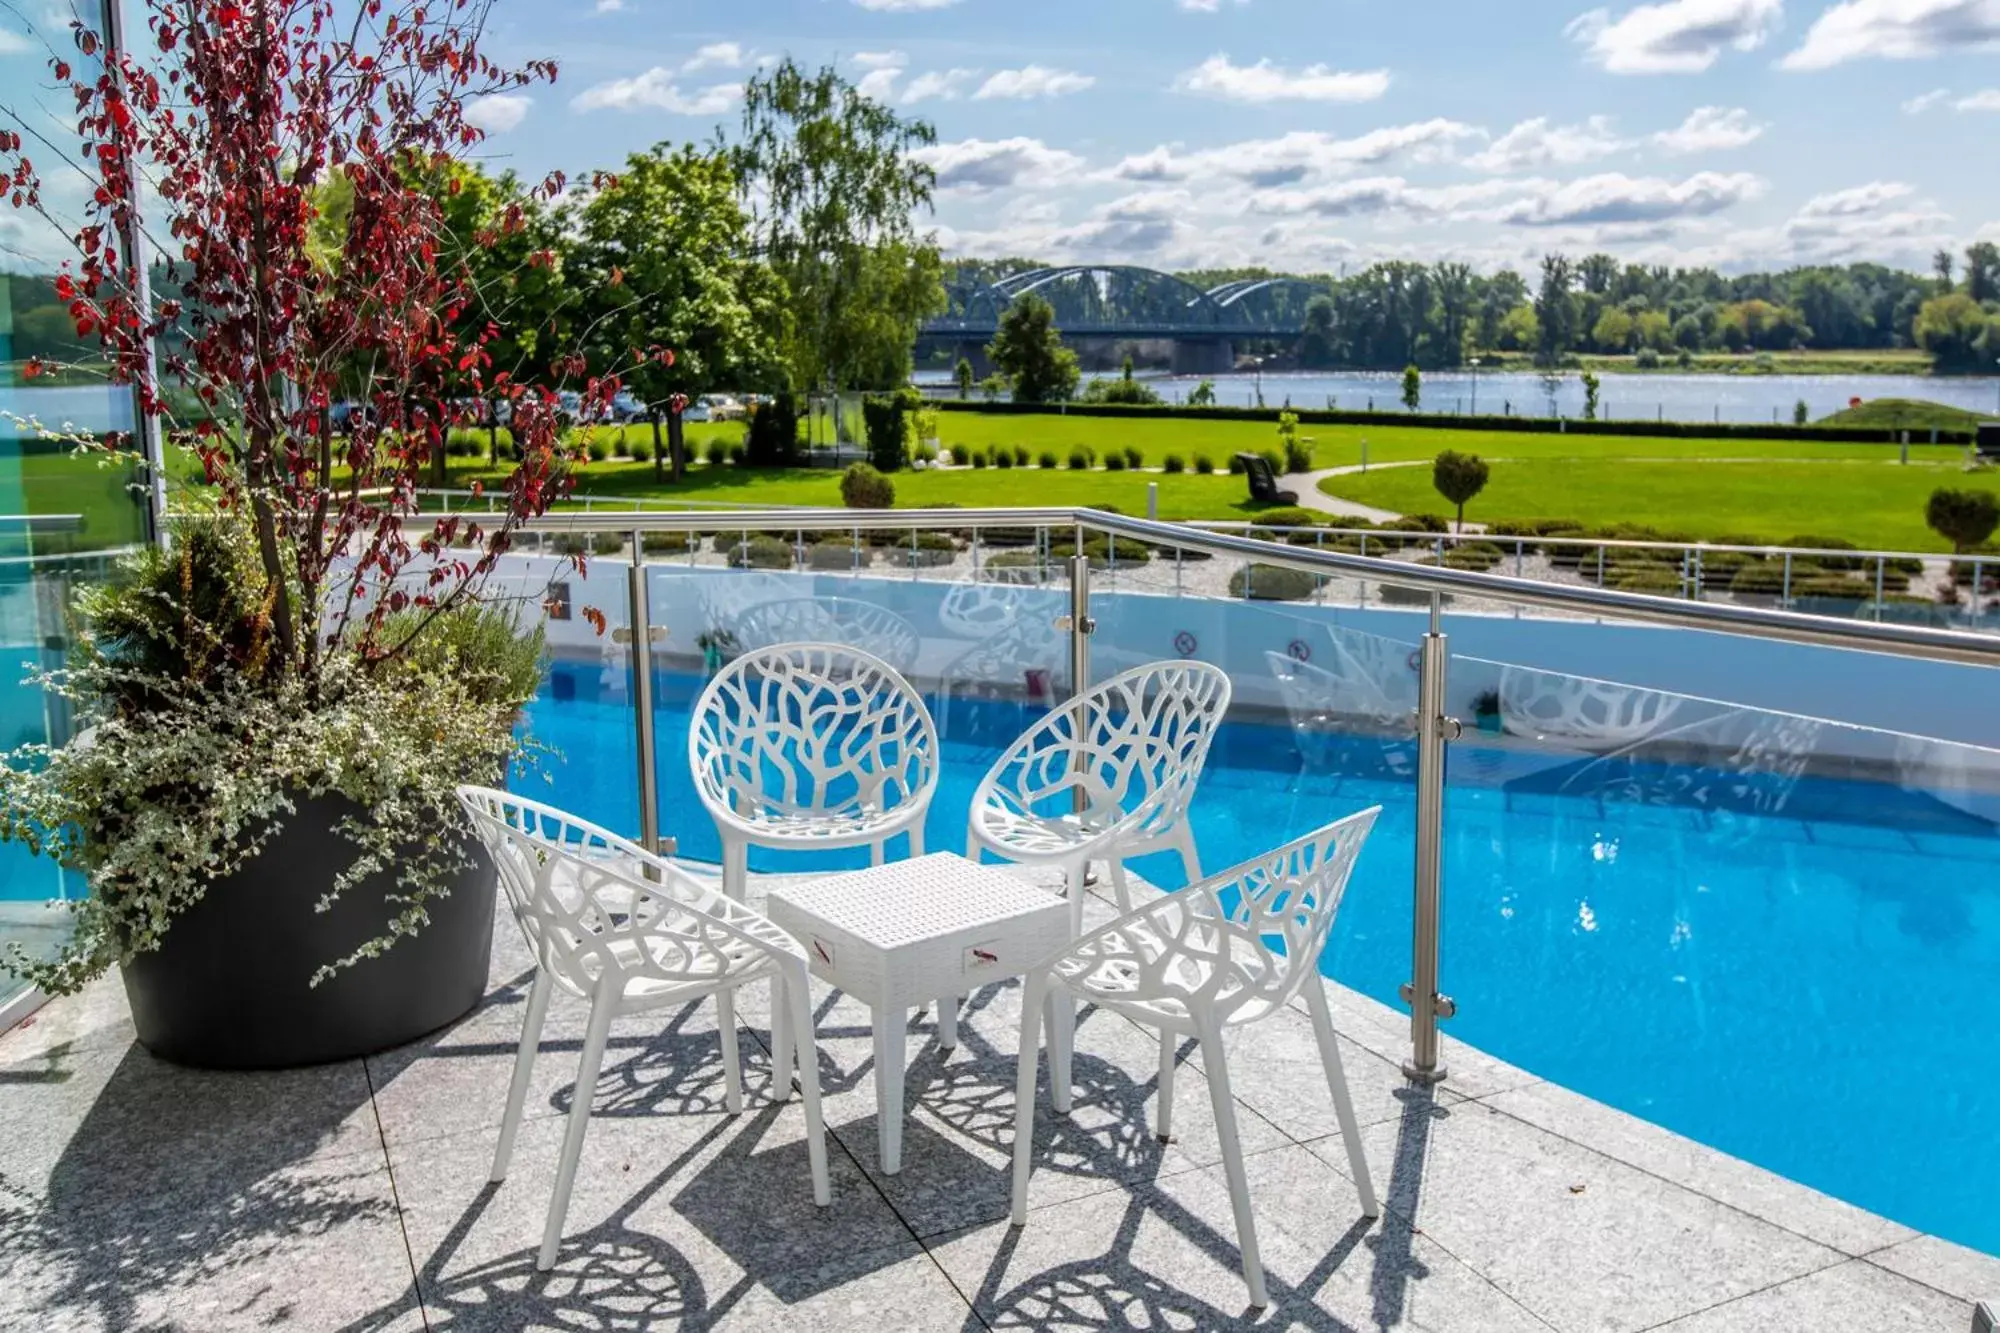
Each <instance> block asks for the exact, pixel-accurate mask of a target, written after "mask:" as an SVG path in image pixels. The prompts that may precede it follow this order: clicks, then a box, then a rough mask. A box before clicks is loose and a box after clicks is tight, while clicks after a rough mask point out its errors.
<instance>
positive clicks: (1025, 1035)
mask: <svg viewBox="0 0 2000 1333" xmlns="http://www.w3.org/2000/svg"><path fill="white" fill-rule="evenodd" d="M1048 994H1049V974H1048V973H1047V972H1045V971H1035V972H1030V973H1029V974H1028V982H1027V990H1026V992H1025V993H1024V994H1023V995H1022V997H1021V1050H1020V1054H1019V1056H1018V1057H1017V1059H1016V1061H1015V1067H1014V1215H1013V1222H1014V1225H1015V1226H1017V1227H1024V1226H1026V1225H1028V1171H1029V1169H1030V1167H1031V1165H1032V1159H1033V1157H1034V1154H1035V1072H1036V1066H1038V1065H1039V1064H1040V1063H1041V1059H1042V1042H1041V1035H1042V1034H1041V1022H1042V1007H1043V1004H1044V1002H1045V1001H1046V999H1047V998H1048ZM1052 1067H1053V1066H1052Z"/></svg>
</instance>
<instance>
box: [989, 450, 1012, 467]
mask: <svg viewBox="0 0 2000 1333" xmlns="http://www.w3.org/2000/svg"><path fill="white" fill-rule="evenodd" d="M993 465H994V466H995V467H1004V468H1011V467H1013V466H1014V454H1013V451H1012V450H1008V449H995V450H994V451H993Z"/></svg>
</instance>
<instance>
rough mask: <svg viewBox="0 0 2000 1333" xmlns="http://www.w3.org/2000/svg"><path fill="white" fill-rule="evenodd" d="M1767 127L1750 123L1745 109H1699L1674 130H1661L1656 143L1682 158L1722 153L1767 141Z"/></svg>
mask: <svg viewBox="0 0 2000 1333" xmlns="http://www.w3.org/2000/svg"><path fill="white" fill-rule="evenodd" d="M1764 129H1765V127H1764V126H1762V125H1759V124H1757V123H1755V122H1754V121H1752V120H1751V119H1750V113H1749V112H1748V111H1745V110H1744V109H1743V108H1742V107H1740V106H1739V107H1722V106H1698V107H1696V108H1695V109H1694V110H1692V111H1690V112H1688V118H1687V119H1686V120H1684V121H1682V122H1681V123H1680V124H1679V125H1677V126H1675V127H1674V128H1673V129H1670V130H1661V131H1660V132H1659V133H1658V134H1655V135H1654V136H1653V142H1654V143H1656V144H1658V145H1659V146H1660V147H1661V148H1662V149H1663V150H1665V151H1666V152H1669V153H1673V154H1676V155H1678V156H1683V157H1685V156H1688V155H1690V154H1693V153H1720V152H1724V151H1727V150H1728V149H1731V148H1741V147H1743V146H1744V145H1745V144H1749V143H1754V142H1755V141H1756V140H1757V139H1759V138H1761V137H1763V134H1764Z"/></svg>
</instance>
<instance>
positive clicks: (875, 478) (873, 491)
mask: <svg viewBox="0 0 2000 1333" xmlns="http://www.w3.org/2000/svg"><path fill="white" fill-rule="evenodd" d="M840 502H841V503H842V504H844V505H846V506H847V507H848V508H849V509H894V508H895V507H896V483H895V482H893V481H890V480H889V479H888V478H887V477H885V476H883V475H882V474H881V472H879V471H877V470H876V469H875V468H873V467H871V466H869V465H868V464H867V463H856V464H854V465H852V466H851V467H849V468H848V469H847V471H846V472H844V473H842V474H841V477H840Z"/></svg>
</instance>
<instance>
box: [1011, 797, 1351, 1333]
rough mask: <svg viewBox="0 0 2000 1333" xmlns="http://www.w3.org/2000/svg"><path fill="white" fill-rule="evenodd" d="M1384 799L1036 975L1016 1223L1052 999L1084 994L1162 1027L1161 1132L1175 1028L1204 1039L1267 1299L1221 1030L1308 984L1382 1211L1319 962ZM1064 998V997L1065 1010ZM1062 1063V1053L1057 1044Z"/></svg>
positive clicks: (1246, 1264)
mask: <svg viewBox="0 0 2000 1333" xmlns="http://www.w3.org/2000/svg"><path fill="white" fill-rule="evenodd" d="M1380 813H1381V807H1380V806H1377V807H1375V808H1374V809H1372V810H1364V811H1362V812H1361V813H1360V814H1357V815H1350V816H1349V817H1347V818H1346V819H1343V820H1340V821H1339V822H1337V823H1333V824H1328V825H1327V826H1326V827H1324V828H1322V829H1320V830H1318V831H1317V832H1315V833H1312V834H1309V835H1307V836H1306V837H1303V838H1300V839H1298V840H1297V841H1296V842H1291V843H1287V844H1286V845H1285V846H1283V847H1280V848H1278V849H1277V850H1275V851H1272V852H1270V853H1268V854H1266V855H1264V856H1261V857H1258V858H1257V859H1256V860H1253V861H1246V862H1244V863H1243V864H1241V865H1239V866H1234V867H1232V868H1230V869H1228V870H1225V871H1223V872H1222V873H1221V874H1219V875H1217V876H1215V877H1214V878H1213V879H1209V880H1204V881H1203V882H1202V883H1199V884H1196V885H1193V886H1191V887H1189V888H1186V889H1183V890H1181V891H1180V892H1178V893H1169V894H1166V895H1164V896H1162V897H1161V898H1159V899H1158V900H1157V901H1155V902H1152V903H1149V904H1147V905H1146V906H1144V907H1142V908H1140V909H1139V910H1137V911H1135V912H1130V913H1127V914H1126V915H1125V916H1122V917H1120V918H1119V919H1118V920H1116V921H1113V922H1110V923H1109V924H1107V925H1104V926H1101V927H1099V928H1098V929H1096V930H1093V931H1091V932H1090V933H1089V934H1088V935H1085V936H1084V937H1083V938H1082V939H1079V940H1078V941H1076V943H1074V944H1072V945H1069V946H1068V947H1067V948H1065V949H1064V950H1063V951H1062V952H1061V953H1059V954H1057V955H1056V956H1055V957H1054V958H1053V959H1051V960H1049V961H1048V962H1047V963H1046V964H1044V965H1043V966H1041V967H1039V968H1037V969H1036V970H1034V971H1033V972H1031V973H1029V975H1028V983H1027V990H1026V994H1025V996H1024V998H1023V1001H1022V1004H1023V1008H1022V1011H1021V1056H1020V1065H1019V1070H1018V1077H1017V1083H1016V1089H1015V1123H1014V1225H1015V1226H1025V1225H1027V1221H1028V1173H1029V1169H1030V1165H1031V1158H1032V1155H1033V1150H1034V1117H1035V1075H1036V1066H1037V1064H1038V1062H1039V1058H1040V1045H1041V1041H1040V1026H1041V1017H1042V1014H1041V1011H1042V1001H1043V999H1044V997H1045V996H1049V995H1054V996H1057V997H1061V996H1063V995H1068V996H1069V997H1071V998H1072V999H1077V1000H1088V1001H1090V1002H1091V1003H1093V1004H1095V1005H1097V1006H1098V1007H1100V1008H1103V1009H1110V1010H1114V1011H1116V1012H1118V1013H1120V1014H1123V1015H1125V1016H1126V1017H1128V1018H1130V1019H1132V1020H1134V1021H1135V1022H1138V1023H1142V1024H1144V1025H1146V1026H1148V1027H1155V1028H1158V1029H1159V1030H1160V1110H1159V1120H1158V1133H1159V1135H1160V1137H1161V1138H1162V1139H1165V1138H1166V1137H1167V1136H1168V1135H1169V1134H1170V1133H1171V1130H1172V1123H1173V1097H1174V1052H1175V1048H1176V1045H1177V1039H1178V1038H1179V1037H1180V1036H1184V1035H1192V1036H1193V1037H1195V1038H1196V1039H1197V1040H1198V1041H1199V1042H1200V1044H1201V1061H1202V1068H1203V1070H1204V1071H1205V1072H1206V1073H1207V1076H1208V1093H1209V1098H1210V1100H1211V1101H1212V1102H1213V1103H1214V1107H1215V1128H1216V1135H1217V1138H1218V1139H1219V1140H1220V1146H1221V1149H1222V1164H1223V1170H1224V1172H1225V1174H1226V1175H1227V1176H1228V1178H1229V1199H1230V1203H1231V1205H1232V1206H1233V1208H1234V1211H1235V1214H1236V1238H1237V1244H1238V1245H1239V1246H1240V1247H1241V1249H1242V1251H1243V1280H1244V1282H1245V1283H1246V1284H1247V1285H1248V1286H1249V1288H1250V1303H1251V1304H1252V1305H1256V1306H1263V1305H1266V1304H1268V1303H1269V1300H1268V1297H1267V1296H1266V1294H1265V1289H1264V1266H1263V1263H1262V1261H1261V1260H1260V1259H1259V1258H1258V1254H1257V1229H1256V1220H1255V1217H1254V1215H1253V1214H1252V1213H1251V1210H1250V1190H1249V1184H1248V1181H1247V1180H1246V1178H1245V1175H1244V1169H1243V1145H1242V1141H1241V1140H1240V1139H1239V1137H1238V1135H1237V1131H1236V1106H1235V1103H1234V1101H1233V1100H1232V1099H1231V1096H1230V1091H1229V1065H1228V1059H1227V1052H1226V1051H1225V1050H1224V1049H1223V1044H1222V1031H1223V1029H1224V1028H1226V1027H1234V1026H1238V1025H1241V1024H1244V1023H1254V1022H1256V1021H1257V1020H1259V1019H1262V1018H1268V1017H1269V1016H1271V1015H1272V1014H1274V1013H1276V1012H1277V1011H1278V1010H1280V1009H1282V1008H1284V1007H1285V1005H1286V1004H1288V1003H1289V1002H1290V1001H1291V999H1292V997H1293V996H1295V995H1297V994H1299V993H1300V992H1301V991H1303V992H1304V993H1305V997H1306V1009H1307V1011H1308V1012H1309V1013H1310V1014H1311V1015H1312V1025H1313V1036H1314V1037H1315V1039H1316V1040H1317V1042H1318V1045H1319V1053H1320V1061H1321V1063H1322V1064H1323V1066H1324V1067H1325V1070H1326V1086H1327V1091H1328V1092H1329V1093H1331V1094H1332V1096H1333V1108H1334V1114H1335V1115H1336V1116H1337V1117H1338V1118H1339V1121H1340V1134H1341V1139H1342V1141H1343V1142H1344V1143H1345V1144H1346V1147H1347V1164H1348V1169H1349V1170H1350V1171H1351V1172H1352V1174H1353V1177H1354V1183H1355V1186H1356V1188H1357V1189H1358V1190H1359V1192H1360V1195H1361V1211H1362V1213H1363V1214H1364V1215H1366V1216H1368V1217H1380V1216H1381V1214H1382V1209H1381V1205H1380V1203H1378V1202H1377V1200H1376V1197H1375V1187H1374V1182H1373V1181H1372V1180H1371V1179H1370V1177H1369V1174H1368V1159H1367V1157H1366V1156H1365V1155H1364V1154H1363V1152H1362V1149H1361V1135H1360V1127H1359V1125H1358V1123H1357V1121H1356V1120H1355V1116H1354V1101H1353V1098H1352V1097H1351V1096H1350V1095H1349V1093H1348V1089H1347V1076H1346V1074H1345V1072H1344V1071H1343V1070H1342V1069H1341V1064H1340V1048H1339V1044H1338V1042H1337V1040H1336V1039H1335V1036H1334V1031H1333V1018H1332V1015H1331V1014H1330V1013H1329V1011H1328V1009H1327V1000H1326V987H1325V986H1324V984H1322V983H1321V981H1320V978H1319V959H1320V953H1321V951H1322V950H1323V949H1324V948H1325V947H1326V940H1327V935H1328V933H1329V932H1330V931H1331V930H1332V928H1333V919H1334V914H1335V913H1336V912H1337V911H1338V910H1339V908H1340V900H1341V897H1342V895H1343V894H1344V893H1345V892H1346V889H1347V882H1348V879H1349V877H1350V876H1351V875H1352V874H1353V871H1354V862H1355V858H1356V857H1357V856H1359V855H1360V853H1361V846H1362V844H1363V843H1364V842H1365V841H1366V840H1367V838H1368V833H1369V830H1370V829H1372V828H1373V827H1374V825H1375V818H1376V816H1377V815H1379V814H1380ZM1056 1007H1058V1008H1059V1007H1060V1006H1056ZM1054 1049H1055V1050H1056V1052H1057V1056H1056V1058H1057V1059H1058V1060H1062V1059H1066V1058H1067V1052H1066V1050H1065V1048H1064V1047H1063V1046H1062V1045H1061V1044H1059V1043H1057V1044H1055V1045H1054ZM1049 1083H1050V1088H1051V1100H1052V1101H1053V1102H1054V1103H1055V1108H1056V1110H1057V1111H1065V1110H1067V1109H1068V1095H1067V1094H1068V1087H1069V1077H1068V1072H1067V1071H1066V1070H1051V1076H1050V1080H1049Z"/></svg>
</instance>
